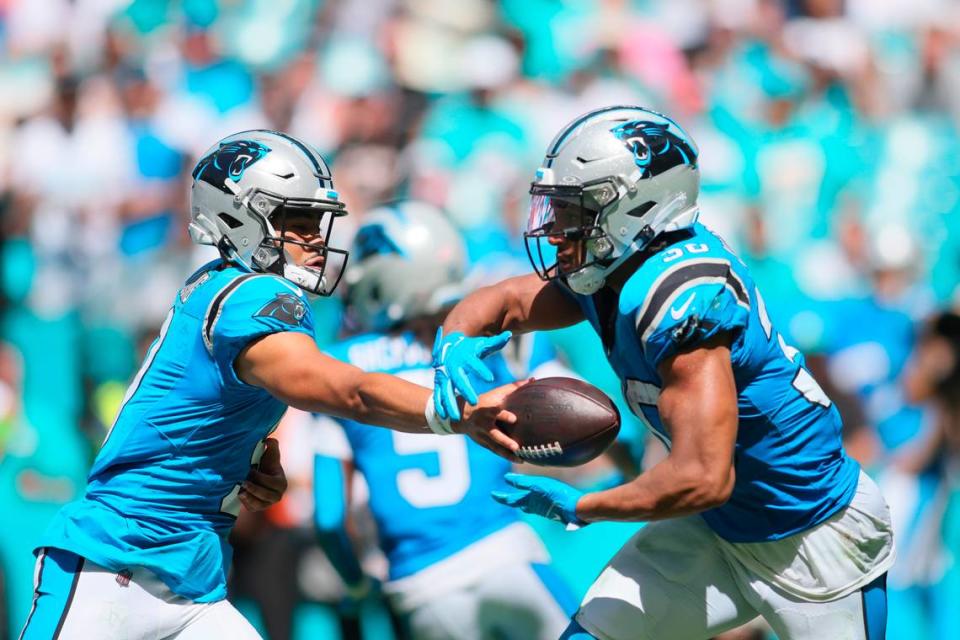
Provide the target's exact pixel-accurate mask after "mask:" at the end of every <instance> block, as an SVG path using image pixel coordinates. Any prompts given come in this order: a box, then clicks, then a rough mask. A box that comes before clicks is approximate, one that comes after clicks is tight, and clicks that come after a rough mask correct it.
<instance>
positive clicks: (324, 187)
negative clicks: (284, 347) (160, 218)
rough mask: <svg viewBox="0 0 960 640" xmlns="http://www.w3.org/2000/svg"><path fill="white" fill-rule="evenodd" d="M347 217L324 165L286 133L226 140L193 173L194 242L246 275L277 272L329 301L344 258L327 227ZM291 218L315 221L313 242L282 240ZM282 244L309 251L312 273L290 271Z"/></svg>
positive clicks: (258, 133) (242, 134)
mask: <svg viewBox="0 0 960 640" xmlns="http://www.w3.org/2000/svg"><path fill="white" fill-rule="evenodd" d="M345 215H347V211H346V209H345V207H344V204H343V203H342V202H341V201H340V197H339V195H338V194H337V192H336V191H334V189H333V179H332V177H331V175H330V169H329V167H328V166H327V163H326V162H324V160H323V158H322V157H321V156H320V154H319V153H318V152H317V151H316V150H315V149H313V148H312V147H310V146H308V145H306V144H304V143H303V142H301V141H300V140H297V139H296V138H294V137H292V136H288V135H287V134H285V133H280V132H277V131H265V130H254V131H243V132H240V133H235V134H233V135H231V136H227V137H226V138H223V139H222V140H220V141H219V142H217V143H216V144H214V145H213V146H212V147H210V149H208V150H207V152H206V153H205V154H204V155H203V157H202V158H201V159H200V161H199V162H198V163H197V166H196V167H195V168H194V170H193V185H192V187H191V189H190V227H189V230H190V237H191V238H192V239H193V241H194V242H196V243H197V244H208V245H212V246H215V247H217V249H219V250H220V254H221V255H222V256H223V257H224V259H226V260H229V261H231V262H233V263H234V264H236V265H237V266H239V267H240V268H242V269H244V270H247V271H261V272H270V273H276V274H277V275H280V276H282V277H284V278H286V279H287V280H290V281H291V282H293V283H294V284H296V285H298V286H300V287H302V288H303V289H304V290H306V291H309V292H310V293H315V294H320V295H330V294H331V293H332V292H333V290H334V289H335V288H336V286H337V283H338V282H339V280H340V276H341V275H342V273H343V267H344V266H345V265H346V260H347V256H348V252H347V251H344V250H342V249H336V248H333V247H330V246H328V245H327V243H326V241H327V240H328V239H329V238H330V232H331V230H332V228H333V221H334V220H335V219H336V218H339V217H342V216H345ZM293 216H297V217H303V216H308V217H309V218H308V219H315V221H316V225H317V227H316V234H315V235H316V237H317V238H319V242H300V241H296V240H292V239H290V238H284V235H285V232H286V225H287V220H288V218H292V217H293ZM312 224H313V222H312V221H311V225H312ZM287 244H298V245H302V246H309V247H311V249H312V250H314V251H317V253H318V257H317V258H316V259H312V260H311V262H312V264H311V265H310V266H306V265H296V264H293V262H292V260H291V258H290V254H289V253H287V252H286V251H285V249H284V247H285V245H287Z"/></svg>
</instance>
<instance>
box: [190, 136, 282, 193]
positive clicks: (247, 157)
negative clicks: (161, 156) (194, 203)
mask: <svg viewBox="0 0 960 640" xmlns="http://www.w3.org/2000/svg"><path fill="white" fill-rule="evenodd" d="M269 152H270V147H267V146H266V145H263V144H261V143H259V142H254V141H253V140H236V141H234V142H228V143H226V144H222V145H220V147H219V148H218V149H217V150H216V151H214V152H213V153H211V154H209V155H207V156H205V157H204V158H202V159H201V160H200V162H198V163H197V168H196V169H194V170H193V179H194V180H203V181H204V182H206V183H208V184H212V185H213V186H215V187H216V188H217V189H220V191H223V192H224V193H230V191H229V190H228V189H227V187H226V186H225V185H224V182H225V181H226V180H227V178H229V179H230V180H233V181H234V182H239V180H240V178H242V177H243V173H244V172H245V171H246V170H247V168H248V167H249V166H250V165H252V164H253V163H254V162H256V161H257V160H259V159H260V158H262V157H263V156H265V155H267V154H268V153H269Z"/></svg>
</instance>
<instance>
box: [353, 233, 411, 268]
mask: <svg viewBox="0 0 960 640" xmlns="http://www.w3.org/2000/svg"><path fill="white" fill-rule="evenodd" d="M353 247H354V248H353V254H354V255H355V256H356V258H355V260H357V261H358V262H359V261H362V260H365V259H366V258H369V257H370V256H374V255H382V254H391V253H398V254H402V253H403V252H402V251H401V250H400V247H398V246H397V243H395V242H394V241H393V240H391V239H390V237H389V236H388V235H387V231H386V229H384V228H383V225H382V224H368V225H364V226H363V227H360V230H359V231H357V235H356V237H355V238H354V239H353Z"/></svg>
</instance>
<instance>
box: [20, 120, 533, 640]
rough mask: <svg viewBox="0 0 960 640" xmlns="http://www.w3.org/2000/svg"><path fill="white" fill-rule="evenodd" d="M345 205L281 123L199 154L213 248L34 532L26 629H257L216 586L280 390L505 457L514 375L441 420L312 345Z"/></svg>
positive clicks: (311, 406)
mask: <svg viewBox="0 0 960 640" xmlns="http://www.w3.org/2000/svg"><path fill="white" fill-rule="evenodd" d="M345 214H346V211H345V210H344V205H343V203H342V202H341V201H340V200H339V197H338V195H337V192H336V191H334V190H333V183H332V180H331V176H330V171H329V169H328V167H327V165H326V163H325V162H324V160H323V159H322V158H321V157H320V155H319V154H318V153H317V152H316V151H315V150H314V149H312V148H310V147H308V146H307V145H305V144H304V143H302V142H301V141H299V140H297V139H295V138H292V137H290V136H287V135H285V134H282V133H277V132H270V131H246V132H243V133H239V134H236V135H233V136H230V137H227V138H224V139H223V140H221V141H219V142H218V143H217V144H215V145H214V146H213V147H211V148H210V150H209V151H208V152H207V154H206V155H205V156H204V157H203V158H202V159H201V160H200V162H199V163H198V164H197V166H196V168H195V170H194V171H193V185H192V189H191V223H190V234H191V236H192V238H193V240H194V241H195V242H198V243H200V244H209V245H213V246H216V247H217V248H218V249H219V251H220V254H221V258H220V259H218V260H214V261H212V262H210V263H208V264H206V265H204V266H203V267H201V268H200V269H199V270H198V271H197V272H196V273H194V274H193V275H192V276H191V277H190V278H189V279H188V280H187V281H186V284H185V285H184V287H183V288H182V289H181V290H180V291H179V292H178V293H177V295H176V297H175V298H174V300H173V305H172V308H171V310H170V313H169V314H168V315H167V318H166V321H165V322H164V323H163V327H162V328H161V330H160V335H159V336H158V337H157V339H156V340H155V341H154V343H153V344H152V346H151V347H150V349H149V351H148V353H147V356H146V358H145V360H144V362H143V365H142V366H141V368H140V371H139V372H138V373H137V375H136V377H135V379H134V380H133V382H132V384H131V385H130V388H129V390H128V391H127V394H126V397H125V398H124V401H123V403H122V405H121V407H120V409H119V412H118V414H117V417H116V420H115V422H114V424H113V426H112V427H111V429H110V431H109V433H108V434H107V437H106V439H105V441H104V443H103V446H102V448H101V449H100V452H99V454H98V455H97V458H96V460H95V461H94V463H93V468H92V469H91V471H90V475H89V479H88V487H87V491H86V495H85V496H84V497H83V498H82V499H81V500H79V501H77V502H74V503H72V504H69V505H67V506H65V507H64V508H63V509H62V510H61V511H60V512H59V514H58V515H57V516H56V517H55V519H54V520H53V522H52V523H51V524H50V526H49V528H48V530H47V531H46V533H45V534H44V535H43V537H42V539H41V540H40V541H39V544H38V550H37V552H38V559H37V570H36V580H35V585H36V586H35V592H34V593H35V595H34V602H33V607H32V608H31V611H30V614H29V617H28V619H27V622H26V624H25V627H24V631H23V633H22V634H21V637H22V638H23V639H24V640H31V639H33V638H44V639H47V640H48V639H49V638H51V637H58V638H116V637H123V638H178V639H181V640H185V639H189V638H256V637H258V635H257V633H256V632H255V631H254V630H253V628H252V627H251V626H250V625H249V624H248V623H247V622H246V621H245V620H244V619H243V617H242V616H241V615H240V614H239V613H238V612H237V611H236V610H235V609H234V608H233V607H232V606H231V605H230V604H229V603H228V602H227V601H226V600H225V597H226V587H225V579H226V574H227V571H228V568H229V562H230V556H231V549H230V546H229V544H228V542H227V536H228V534H229V533H230V529H231V528H232V526H233V523H234V521H235V519H236V517H237V514H238V513H239V509H240V505H241V503H243V502H246V503H247V504H248V505H250V506H254V507H257V506H263V505H264V504H267V503H269V502H271V501H273V500H275V499H276V496H275V495H274V496H271V495H269V493H264V491H263V487H258V486H257V485H258V483H257V482H250V481H245V478H246V477H247V476H248V474H249V473H250V472H251V466H253V465H256V464H257V463H258V461H260V459H261V455H262V454H263V451H264V444H263V443H264V439H265V438H266V437H267V435H268V434H269V433H270V432H271V431H272V430H273V429H274V427H275V426H276V424H277V422H278V421H279V420H280V417H281V416H282V415H283V413H284V412H285V411H286V409H287V406H288V405H289V406H294V407H297V408H300V409H303V410H306V411H318V412H324V413H329V414H332V415H337V416H342V417H345V418H350V419H353V420H357V421H363V422H372V423H375V424H379V425H384V426H386V427H389V428H390V429H396V430H399V431H404V432H409V433H429V432H431V431H433V432H436V433H443V434H448V433H452V431H453V430H454V428H456V430H457V431H460V432H463V433H467V434H469V435H470V436H471V437H472V438H474V439H475V440H477V441H478V442H481V443H482V444H484V445H485V446H489V447H492V448H495V449H497V450H498V451H499V452H501V453H503V454H504V455H506V456H508V457H511V455H512V454H511V453H510V451H511V449H515V448H516V445H515V443H513V442H512V441H511V440H509V439H508V438H506V436H504V435H503V434H502V433H501V432H500V431H499V430H497V429H496V428H495V420H496V419H497V416H498V415H499V416H500V419H505V420H507V421H508V422H510V421H512V420H514V419H515V417H514V416H513V414H510V413H509V412H506V411H502V410H501V409H500V402H501V399H502V397H503V396H504V395H505V394H507V393H509V391H510V390H512V388H513V387H504V388H500V389H498V390H495V391H492V392H490V393H489V394H488V395H487V396H485V397H484V399H483V400H482V401H481V405H482V407H480V408H479V409H478V410H477V411H476V412H473V413H472V414H469V415H467V414H465V415H464V420H462V421H461V422H458V423H456V424H452V423H451V422H450V421H449V420H444V419H440V418H438V417H437V416H435V415H434V414H433V410H432V408H433V405H432V402H431V401H430V397H431V394H430V391H429V390H428V389H425V388H423V387H420V386H417V385H415V384H411V383H410V382H407V381H405V380H402V379H400V378H397V377H394V376H390V375H384V374H380V373H367V372H364V371H363V370H362V369H359V368H357V367H354V366H351V365H348V364H345V363H342V362H340V361H338V360H335V359H333V358H330V357H329V356H326V355H324V354H322V353H321V352H320V351H319V349H318V348H317V346H316V344H315V342H314V336H313V318H312V316H311V309H310V306H309V305H308V301H307V298H306V294H307V293H313V294H329V293H331V292H332V291H333V289H334V287H335V286H336V284H337V280H338V275H337V273H336V272H337V270H338V269H339V268H341V267H342V263H343V261H344V260H345V258H346V255H347V254H346V252H345V251H342V250H339V249H335V248H333V247H330V246H328V245H327V244H326V242H325V240H326V239H327V238H329V235H330V230H331V228H332V225H333V222H334V220H335V219H337V218H339V217H341V216H343V215H345ZM494 344H496V343H494ZM481 351H482V350H481ZM278 462H279V461H278V459H277V458H276V456H275V454H274V456H273V459H272V463H273V464H274V465H276V463H278ZM254 479H255V480H256V477H255V478H254ZM260 484H262V483H260ZM258 498H259V502H258Z"/></svg>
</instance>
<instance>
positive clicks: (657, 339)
mask: <svg viewBox="0 0 960 640" xmlns="http://www.w3.org/2000/svg"><path fill="white" fill-rule="evenodd" d="M689 266H690V267H696V266H697V265H696V263H693V264H692V265H689ZM709 266H710V268H709V269H707V268H702V267H701V268H699V269H697V268H685V267H681V268H680V269H677V270H676V274H678V275H677V277H668V278H663V279H661V280H660V281H659V283H658V285H659V286H656V287H655V288H654V290H653V291H651V292H650V294H649V295H648V296H647V299H646V302H645V304H644V305H643V306H642V307H641V308H640V309H639V310H638V311H637V313H636V319H635V321H636V328H637V334H638V335H639V337H640V343H641V345H642V347H643V351H644V355H645V356H646V358H647V360H648V361H649V362H650V364H651V365H652V366H653V367H655V368H656V367H658V366H660V363H661V362H663V361H664V360H665V359H667V358H669V357H671V356H673V355H674V354H676V353H677V352H678V351H679V350H681V349H689V348H691V347H695V346H696V345H698V344H701V343H703V342H705V341H707V340H709V339H710V338H712V337H713V336H715V335H717V334H720V333H724V332H732V333H734V334H735V336H734V337H735V338H736V337H738V336H739V334H740V332H741V331H742V330H743V329H744V328H745V327H746V325H747V321H748V320H749V317H750V297H749V294H748V293H747V291H746V288H745V287H744V285H743V282H742V280H740V278H739V277H738V276H737V275H736V274H735V273H734V272H733V271H732V270H731V269H730V266H729V264H727V265H726V267H725V268H718V267H719V266H720V265H717V264H716V262H713V263H711V264H710V265H709Z"/></svg>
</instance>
